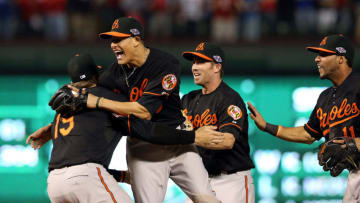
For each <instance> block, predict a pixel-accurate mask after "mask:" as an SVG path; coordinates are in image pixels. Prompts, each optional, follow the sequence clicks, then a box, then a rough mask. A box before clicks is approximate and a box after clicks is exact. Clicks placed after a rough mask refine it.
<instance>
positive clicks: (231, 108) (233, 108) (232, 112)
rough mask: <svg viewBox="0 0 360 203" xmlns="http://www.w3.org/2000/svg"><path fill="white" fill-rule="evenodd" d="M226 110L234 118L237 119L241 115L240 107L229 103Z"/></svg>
mask: <svg viewBox="0 0 360 203" xmlns="http://www.w3.org/2000/svg"><path fill="white" fill-rule="evenodd" d="M227 112H228V114H229V116H231V117H232V118H233V119H234V120H239V119H240V118H241V117H242V112H241V109H240V108H239V107H238V106H235V105H230V106H229V107H228V110H227Z"/></svg>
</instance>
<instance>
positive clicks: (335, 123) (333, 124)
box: [329, 112, 360, 128]
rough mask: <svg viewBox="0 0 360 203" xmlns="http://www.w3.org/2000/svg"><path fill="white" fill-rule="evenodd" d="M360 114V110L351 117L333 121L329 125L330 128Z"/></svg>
mask: <svg viewBox="0 0 360 203" xmlns="http://www.w3.org/2000/svg"><path fill="white" fill-rule="evenodd" d="M359 114H360V112H358V113H357V114H355V115H352V116H350V117H347V118H345V119H343V120H341V121H337V122H334V123H331V124H330V125H329V128H332V127H334V126H336V125H338V124H340V123H343V122H345V121H347V120H350V119H352V118H354V117H356V116H358V115H359Z"/></svg>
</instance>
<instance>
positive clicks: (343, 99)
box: [304, 73, 360, 140]
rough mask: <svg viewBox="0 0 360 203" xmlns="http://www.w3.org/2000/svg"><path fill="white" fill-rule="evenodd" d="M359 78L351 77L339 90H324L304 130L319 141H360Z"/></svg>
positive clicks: (353, 75)
mask: <svg viewBox="0 0 360 203" xmlns="http://www.w3.org/2000/svg"><path fill="white" fill-rule="evenodd" d="M359 105H360V75H359V74H356V73H351V74H350V75H349V76H348V77H347V78H346V79H345V80H344V82H343V83H342V84H341V85H339V86H338V87H329V88H327V89H326V90H324V91H323V92H322V93H321V94H320V96H319V98H318V101H317V104H316V106H315V108H314V110H313V111H312V113H311V115H310V119H309V121H308V123H306V124H305V126H304V128H305V130H306V131H307V132H308V133H309V134H310V135H311V136H312V137H314V138H315V139H316V140H319V139H320V138H322V137H325V139H326V140H329V139H332V138H333V137H360V125H359V123H360V116H359V114H360V110H359Z"/></svg>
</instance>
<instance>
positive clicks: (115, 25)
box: [111, 19, 119, 30]
mask: <svg viewBox="0 0 360 203" xmlns="http://www.w3.org/2000/svg"><path fill="white" fill-rule="evenodd" d="M118 28H119V20H118V19H116V20H115V21H114V23H113V24H112V26H111V29H112V30H114V29H118Z"/></svg>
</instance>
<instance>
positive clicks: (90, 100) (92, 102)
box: [68, 85, 98, 109]
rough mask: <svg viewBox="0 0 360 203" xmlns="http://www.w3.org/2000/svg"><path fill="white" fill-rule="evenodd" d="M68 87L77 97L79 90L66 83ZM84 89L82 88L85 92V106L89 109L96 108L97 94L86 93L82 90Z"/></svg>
mask: <svg viewBox="0 0 360 203" xmlns="http://www.w3.org/2000/svg"><path fill="white" fill-rule="evenodd" d="M68 87H69V88H70V89H71V90H72V91H73V92H74V96H75V97H78V95H79V92H80V90H79V89H78V88H76V87H74V86H71V85H68ZM84 91H85V90H83V92H82V93H83V94H87V101H86V107H87V108H89V109H95V108H96V102H97V98H98V97H97V96H95V95H93V94H90V93H86V92H84Z"/></svg>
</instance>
